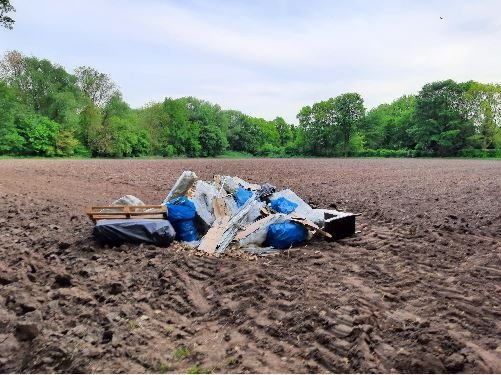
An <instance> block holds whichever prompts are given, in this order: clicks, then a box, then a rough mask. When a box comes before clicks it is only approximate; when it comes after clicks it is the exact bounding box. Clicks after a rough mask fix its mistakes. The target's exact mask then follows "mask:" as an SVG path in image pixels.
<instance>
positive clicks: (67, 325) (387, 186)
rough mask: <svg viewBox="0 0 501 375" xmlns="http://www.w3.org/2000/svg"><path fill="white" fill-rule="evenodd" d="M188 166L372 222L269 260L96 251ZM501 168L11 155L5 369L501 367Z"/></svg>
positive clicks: (4, 218)
mask: <svg viewBox="0 0 501 375" xmlns="http://www.w3.org/2000/svg"><path fill="white" fill-rule="evenodd" d="M186 169H191V170H193V171H195V172H196V173H197V174H198V175H199V176H200V177H201V178H204V179H206V178H211V177H212V175H213V174H229V175H237V176H240V177H242V178H244V179H247V180H249V181H252V182H256V183H264V182H271V183H273V184H276V185H277V186H278V187H279V188H282V187H290V188H292V189H293V190H294V191H296V193H298V194H299V195H300V196H302V197H303V198H304V199H305V200H307V201H308V202H309V203H310V204H312V205H313V206H317V207H333V206H337V208H338V209H344V210H347V211H351V212H361V213H362V214H363V215H362V216H361V217H359V218H358V219H359V220H358V229H359V230H360V231H361V233H359V234H357V235H355V236H354V237H351V238H347V239H344V240H341V241H339V242H334V243H328V242H324V241H322V240H320V239H318V240H315V241H313V242H311V243H308V244H306V245H304V246H302V247H298V248H295V249H292V250H290V251H284V252H282V253H281V254H280V255H278V256H274V257H266V258H260V259H258V260H245V259H235V258H230V257H223V258H212V257H199V256H197V255H195V254H193V253H191V252H189V251H186V250H185V249H183V248H182V247H181V246H180V245H173V246H171V247H169V248H159V247H155V246H144V245H123V246H121V247H116V248H103V247H99V246H98V245H97V244H96V243H95V242H94V240H93V239H92V235H91V231H92V223H91V222H90V221H89V220H88V219H87V218H86V217H85V215H84V214H83V208H84V207H85V206H88V205H97V204H108V203H109V202H111V201H112V200H114V199H116V198H119V197H120V196H122V195H125V194H133V195H136V196H138V197H139V198H141V199H142V200H143V201H145V202H146V203H150V204H155V203H159V202H160V201H161V200H163V198H164V196H165V195H166V193H167V192H168V191H169V189H170V187H171V185H172V184H173V183H174V181H175V180H176V179H177V177H178V175H179V174H180V173H181V172H182V171H183V170H186ZM500 202H501V162H499V161H475V160H404V159H388V160H380V159H368V160H364V159H341V160H340V159H310V160H308V159H289V160H281V159H276V160H264V159H263V160H259V159H251V160H105V161H103V160H81V161H80V160H75V161H67V160H66V161H65V160H1V161H0V372H112V373H115V372H186V371H188V370H190V371H192V372H204V371H215V372H259V373H263V372H265V373H266V372H301V373H302V372H501V345H500V343H501V340H500V337H501V251H500V250H501V240H500V239H501V216H500V214H501V209H500V208H501V207H500V205H501V204H500Z"/></svg>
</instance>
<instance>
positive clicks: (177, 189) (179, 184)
mask: <svg viewBox="0 0 501 375" xmlns="http://www.w3.org/2000/svg"><path fill="white" fill-rule="evenodd" d="M197 179H198V177H197V175H196V174H195V172H192V171H184V172H183V173H181V176H179V178H178V179H177V181H176V183H175V184H174V186H173V187H172V189H171V191H170V192H169V194H167V197H166V198H165V199H164V201H163V204H167V203H168V202H170V201H171V200H172V199H175V198H177V197H180V196H183V195H186V193H187V192H188V190H190V188H191V187H192V186H193V184H194V183H195V181H196V180H197Z"/></svg>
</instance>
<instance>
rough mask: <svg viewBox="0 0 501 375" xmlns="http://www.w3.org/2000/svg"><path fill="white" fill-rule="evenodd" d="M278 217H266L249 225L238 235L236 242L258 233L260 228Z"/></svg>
mask: <svg viewBox="0 0 501 375" xmlns="http://www.w3.org/2000/svg"><path fill="white" fill-rule="evenodd" d="M275 217H277V215H275V214H273V215H269V216H266V217H263V218H262V219H259V220H257V221H255V222H253V223H251V224H249V225H247V226H246V227H245V228H244V229H242V230H241V231H240V232H238V233H237V235H236V236H235V240H237V241H240V240H242V239H244V238H245V237H247V236H248V235H250V234H252V233H254V232H255V231H257V230H258V229H259V228H262V227H263V226H265V225H266V224H268V223H269V222H270V221H272V220H273V219H274V218H275Z"/></svg>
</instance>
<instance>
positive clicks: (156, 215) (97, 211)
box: [85, 205, 167, 223]
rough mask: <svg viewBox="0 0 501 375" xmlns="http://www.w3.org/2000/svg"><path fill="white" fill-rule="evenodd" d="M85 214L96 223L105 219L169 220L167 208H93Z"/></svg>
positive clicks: (89, 208) (88, 209)
mask: <svg viewBox="0 0 501 375" xmlns="http://www.w3.org/2000/svg"><path fill="white" fill-rule="evenodd" d="M85 213H86V214H87V216H88V217H89V219H91V220H92V221H93V222H94V223H95V222H96V221H98V220H104V219H167V207H166V206H163V205H144V206H92V207H88V208H87V209H86V210H85Z"/></svg>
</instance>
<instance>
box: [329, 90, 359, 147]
mask: <svg viewBox="0 0 501 375" xmlns="http://www.w3.org/2000/svg"><path fill="white" fill-rule="evenodd" d="M334 111H335V123H336V125H337V126H336V127H337V128H338V129H339V132H340V134H341V137H342V144H343V146H342V148H343V153H344V155H345V156H347V155H348V152H349V151H350V148H352V147H351V146H354V145H356V144H357V142H355V143H352V142H351V141H352V137H353V135H355V134H356V132H357V129H358V127H359V124H360V122H361V120H362V119H363V117H364V115H365V108H364V100H363V99H362V97H361V96H360V95H359V94H357V93H347V94H342V95H339V96H338V97H336V98H335V100H334Z"/></svg>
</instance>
